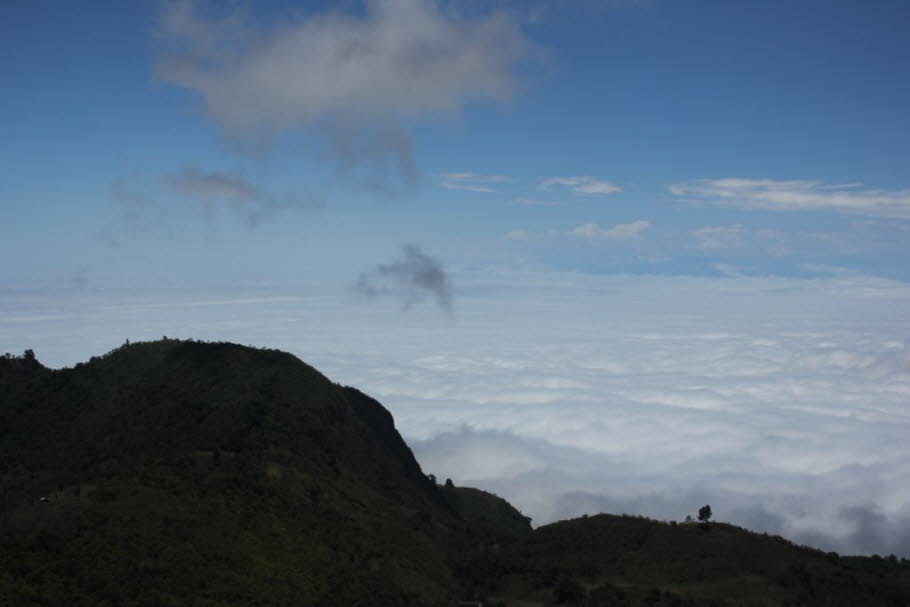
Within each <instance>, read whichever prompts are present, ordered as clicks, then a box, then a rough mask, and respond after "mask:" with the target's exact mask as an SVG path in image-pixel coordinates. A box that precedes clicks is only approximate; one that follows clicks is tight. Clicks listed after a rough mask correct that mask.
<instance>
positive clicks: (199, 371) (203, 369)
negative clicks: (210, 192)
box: [0, 340, 910, 607]
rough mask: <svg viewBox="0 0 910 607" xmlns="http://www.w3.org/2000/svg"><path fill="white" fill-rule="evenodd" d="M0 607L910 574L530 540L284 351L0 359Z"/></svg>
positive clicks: (525, 595)
mask: <svg viewBox="0 0 910 607" xmlns="http://www.w3.org/2000/svg"><path fill="white" fill-rule="evenodd" d="M0 491H2V504H0V507H2V510H0V548H2V549H0V605H3V606H5V605H16V606H19V605H23V606H24V605H85V606H89V605H124V606H140V605H142V606H146V605H149V606H151V605H199V606H213V607H214V606H222V605H224V606H226V605H270V606H271V605H364V606H368V605H454V604H457V602H458V601H459V600H465V599H474V600H484V601H485V604H488V605H490V604H492V605H496V604H506V605H551V604H557V603H560V604H578V605H910V567H908V564H907V562H906V561H903V562H901V561H896V560H889V559H871V558H861V557H850V558H847V557H843V558H841V557H837V556H836V555H826V554H823V553H821V552H818V551H814V550H810V549H806V548H800V547H797V546H793V545H792V544H790V543H788V542H786V541H783V540H781V539H780V538H773V537H767V536H763V535H759V534H754V533H750V532H747V531H745V530H742V529H739V528H736V527H732V526H729V525H720V524H718V525H710V526H707V527H705V526H701V525H697V524H694V525H688V524H685V525H682V524H681V525H668V524H664V523H658V522H655V521H650V520H647V519H642V518H636V517H621V516H610V515H599V516H592V517H586V518H582V519H576V520H572V521H564V522H560V523H556V524H553V525H547V526H545V527H541V528H539V529H536V530H533V531H532V530H531V527H530V524H529V520H528V519H527V518H525V517H524V516H522V515H521V513H520V512H518V511H517V510H516V509H515V508H513V507H512V506H511V505H510V504H508V502H506V501H505V500H502V499H501V498H498V497H496V496H494V495H491V494H489V493H486V492H483V491H479V490H477V489H471V488H465V487H455V486H452V485H449V484H448V483H447V484H446V485H437V484H436V483H435V482H434V481H433V480H432V479H430V478H428V477H427V476H426V475H425V474H424V472H423V471H422V470H421V469H420V467H419V465H418V464H417V462H416V460H415V459H414V457H413V455H412V453H411V451H410V449H409V448H408V447H407V445H406V444H405V443H404V442H403V441H402V439H401V437H400V435H399V434H398V432H397V430H396V429H395V426H394V422H393V420H392V416H391V415H390V414H389V412H388V411H387V410H386V409H385V408H383V407H382V405H380V404H379V403H378V402H376V401H375V400H373V399H372V398H370V397H368V396H366V395H364V394H363V393H361V392H359V391H358V390H356V389H353V388H347V387H342V386H339V385H337V384H334V383H332V382H331V381H329V380H328V379H327V378H325V377H324V376H323V375H321V374H320V373H319V372H318V371H316V370H315V369H313V368H312V367H310V366H308V365H306V364H305V363H302V362H301V361H299V360H298V359H296V358H295V357H293V356H291V355H289V354H286V353H282V352H278V351H274V350H261V349H254V348H248V347H242V346H236V345H232V344H223V343H199V342H193V341H179V340H162V341H157V342H150V343H140V344H131V345H125V346H123V347H121V348H118V349H117V350H114V351H113V352H110V353H109V354H107V355H105V356H101V357H95V358H93V359H92V360H91V361H89V362H87V363H84V364H80V365H77V366H76V367H74V368H71V369H62V370H50V369H47V368H45V367H43V366H42V365H41V364H40V363H39V362H38V361H37V360H35V358H34V356H33V355H32V354H31V353H30V352H27V353H26V355H24V356H5V357H0Z"/></svg>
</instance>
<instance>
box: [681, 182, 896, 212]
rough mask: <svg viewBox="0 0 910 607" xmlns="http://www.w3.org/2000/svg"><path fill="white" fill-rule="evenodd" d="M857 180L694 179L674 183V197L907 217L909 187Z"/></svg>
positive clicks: (767, 207)
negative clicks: (832, 182)
mask: <svg viewBox="0 0 910 607" xmlns="http://www.w3.org/2000/svg"><path fill="white" fill-rule="evenodd" d="M861 186H862V184H861V183H845V184H835V185H825V184H823V183H822V182H819V181H806V180H788V181H776V180H773V179H741V178H734V177H729V178H725V179H695V180H693V181H688V182H684V183H674V184H670V185H668V186H667V189H668V190H669V191H670V192H671V193H672V194H674V195H675V196H680V197H685V198H689V199H693V200H697V201H700V202H704V203H707V204H713V205H718V206H727V207H738V208H743V209H754V210H766V211H838V212H843V213H853V214H859V215H869V216H873V217H894V218H902V219H910V189H903V190H875V189H862V188H861Z"/></svg>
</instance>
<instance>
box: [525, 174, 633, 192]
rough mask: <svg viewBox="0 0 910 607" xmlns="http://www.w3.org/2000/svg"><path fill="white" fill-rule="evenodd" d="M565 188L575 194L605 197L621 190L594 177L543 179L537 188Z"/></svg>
mask: <svg viewBox="0 0 910 607" xmlns="http://www.w3.org/2000/svg"><path fill="white" fill-rule="evenodd" d="M556 186H560V187H566V188H568V189H569V190H570V191H571V192H574V193H575V194H581V195H584V196H606V195H608V194H615V193H616V192H621V191H622V188H620V187H619V186H618V185H616V184H614V183H610V182H609V181H604V180H602V179H595V178H594V177H587V176H585V177H550V178H549V179H544V180H543V181H541V182H540V184H539V185H538V186H537V187H538V189H541V190H550V189H551V188H553V187H556Z"/></svg>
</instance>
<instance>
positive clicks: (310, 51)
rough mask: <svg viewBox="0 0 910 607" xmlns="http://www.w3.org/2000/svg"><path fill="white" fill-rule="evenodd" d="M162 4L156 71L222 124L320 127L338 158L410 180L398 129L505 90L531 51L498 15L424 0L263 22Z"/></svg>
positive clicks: (262, 131) (264, 128)
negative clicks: (462, 12) (395, 169)
mask: <svg viewBox="0 0 910 607" xmlns="http://www.w3.org/2000/svg"><path fill="white" fill-rule="evenodd" d="M166 6H167V8H166V10H165V11H164V12H163V14H162V15H161V17H160V19H159V23H158V29H157V41H158V43H159V47H160V49H159V60H158V63H157V74H158V76H159V77H160V78H161V79H162V80H164V81H165V82H169V83H171V84H175V85H178V86H182V87H185V88H188V89H190V90H192V91H194V92H195V93H197V94H198V95H199V96H200V97H201V98H202V101H203V103H204V108H205V113H206V116H207V117H208V118H210V119H211V120H212V121H214V122H215V123H216V124H217V125H219V126H220V127H222V128H223V129H224V130H225V131H226V132H227V133H229V134H230V135H232V136H234V137H236V138H238V139H240V140H241V141H245V142H254V143H262V142H267V141H269V140H270V139H272V138H273V137H275V136H277V135H281V134H285V133H288V132H292V131H297V130H300V129H307V128H310V127H320V128H325V129H328V132H329V133H331V145H332V149H333V151H334V152H336V153H337V154H338V156H339V157H340V160H341V161H342V164H343V165H351V164H358V163H360V164H362V163H367V162H369V161H372V162H374V163H376V162H380V161H381V160H383V159H384V158H385V159H386V160H387V161H391V162H392V163H395V164H397V165H399V169H400V170H401V172H402V174H403V175H404V176H405V177H406V178H407V179H410V180H413V179H414V178H415V176H414V174H413V173H414V170H415V169H414V167H413V164H414V162H413V159H412V158H411V143H410V140H409V138H408V136H407V135H406V134H405V132H404V129H405V128H406V127H407V126H408V125H410V124H412V123H413V122H415V121H419V120H422V119H427V118H434V117H439V116H443V115H451V114H455V113H457V112H459V111H460V110H461V109H462V108H463V107H464V106H465V105H466V104H467V103H469V102H471V101H474V100H491V99H492V100H496V101H505V100H507V99H509V98H510V97H511V96H513V94H514V93H515V91H516V88H517V83H516V78H515V76H514V74H513V68H514V66H515V64H516V63H517V62H518V61H520V60H521V59H523V58H524V57H526V56H527V55H528V54H529V51H530V50H531V45H530V43H529V41H528V40H527V39H526V37H525V36H524V34H523V33H522V32H521V29H520V27H519V26H518V24H517V23H515V22H513V20H511V19H510V17H509V16H508V14H507V13H505V12H498V13H487V14H480V15H477V14H475V15H472V16H470V17H467V16H465V17H460V16H457V15H455V11H454V10H450V9H447V10H442V9H440V8H439V7H438V6H437V3H436V2H434V1H433V0H368V1H367V2H366V3H365V10H364V12H363V14H360V15H354V14H345V13H342V12H340V11H338V10H329V11H326V12H323V13H316V14H309V15H307V16H305V17H296V18H295V17H290V18H285V19H284V20H283V21H281V22H280V23H273V24H267V23H264V22H262V21H261V20H260V21H257V22H254V21H253V20H251V19H248V18H247V17H246V15H245V14H243V13H241V12H237V13H234V14H231V15H228V16H226V17H221V18H215V17H211V16H208V15H203V14H201V13H202V11H201V10H197V7H196V4H195V3H194V2H192V1H189V0H187V1H177V2H173V3H168V4H167V5H166ZM285 17H287V15H285ZM387 163H388V162H386V164H387ZM382 166H385V165H384V164H383V165H382Z"/></svg>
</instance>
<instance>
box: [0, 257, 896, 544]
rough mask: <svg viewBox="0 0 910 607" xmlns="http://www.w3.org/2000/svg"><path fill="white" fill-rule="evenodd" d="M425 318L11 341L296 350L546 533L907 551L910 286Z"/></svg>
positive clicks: (239, 306)
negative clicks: (694, 533)
mask: <svg viewBox="0 0 910 607" xmlns="http://www.w3.org/2000/svg"><path fill="white" fill-rule="evenodd" d="M452 284H453V285H454V288H453V303H452V307H451V309H450V310H446V311H443V312H441V311H440V310H439V309H437V308H436V307H434V306H433V305H429V304H430V302H426V303H427V304H428V305H413V302H409V304H408V305H407V309H406V310H405V309H404V308H403V307H402V305H401V303H400V302H398V301H396V300H394V299H389V300H383V299H377V298H365V297H363V296H362V295H361V294H358V293H357V292H356V290H355V289H349V290H347V291H345V290H343V289H328V288H318V289H317V288H295V289H290V288H281V289H278V288H273V289H250V290H232V291H206V292H194V291H155V292H110V291H104V292H100V291H89V290H85V289H83V290H72V291H69V292H50V291H48V292H35V291H31V292H24V291H7V292H5V293H4V294H3V297H2V298H0V351H11V352H21V351H22V350H24V349H25V348H33V349H34V350H35V352H36V354H37V355H38V358H39V359H40V360H41V361H42V362H44V363H45V364H48V365H50V366H55V367H57V366H64V365H72V364H74V363H76V362H78V361H80V360H86V359H87V358H88V357H90V356H92V355H95V354H99V353H103V352H106V351H108V350H110V349H112V348H114V347H116V346H118V345H120V344H121V343H123V342H124V340H126V339H130V340H133V341H135V340H142V339H154V338H159V337H161V336H163V335H167V336H170V337H186V338H189V337H193V338H198V339H210V340H227V341H235V342H239V343H243V344H251V345H256V346H268V347H277V348H280V349H283V350H288V351H290V352H293V353H294V354H296V355H298V356H299V357H300V358H302V359H303V360H305V361H307V362H308V363H310V364H312V365H314V366H315V367H317V368H318V369H320V370H321V371H322V372H323V373H325V374H326V375H327V376H329V377H330V378H331V379H333V380H335V381H337V382H340V383H345V384H350V385H355V386H357V387H359V388H361V389H363V390H364V391H366V392H368V393H370V394H371V395H373V396H375V397H376V398H378V399H379V400H380V401H381V402H382V403H383V404H384V405H385V406H386V407H387V408H389V410H391V412H392V413H393V415H394V416H395V419H396V423H397V426H398V428H399V430H400V431H401V433H402V435H403V436H404V437H405V439H406V440H407V441H408V443H409V444H410V446H411V447H412V449H413V450H414V452H415V454H416V456H417V458H418V460H419V461H420V463H421V465H422V467H423V468H424V471H425V472H428V473H433V474H435V475H436V476H437V477H439V478H440V479H445V478H447V477H450V478H451V479H452V480H453V481H454V482H455V483H456V484H459V485H471V486H477V487H480V488H483V489H487V490H489V491H493V492H495V493H497V494H499V495H501V496H503V497H505V498H506V499H508V500H509V501H510V502H512V503H513V504H514V505H516V506H517V507H518V508H520V509H521V510H522V511H523V512H524V513H525V514H527V515H529V516H531V517H533V518H534V523H535V525H539V524H544V523H547V522H549V521H553V520H557V519H561V518H566V517H571V516H577V515H580V514H582V513H596V512H601V511H604V512H627V513H638V514H643V515H647V516H651V517H655V518H659V519H665V520H681V519H683V518H685V516H686V515H687V514H690V515H693V516H694V514H695V513H696V511H697V510H698V508H699V507H700V506H701V505H703V504H706V503H708V504H711V507H712V509H713V511H714V513H715V517H716V518H717V519H718V520H724V521H730V522H733V523H736V524H740V525H744V526H746V527H749V528H751V529H755V530H759V531H767V532H769V533H774V534H781V535H784V536H785V537H788V538H790V539H793V540H795V541H798V542H801V543H807V544H811V545H814V546H818V547H821V548H824V549H826V550H837V551H840V552H845V553H866V554H868V553H879V554H889V553H895V554H898V555H902V556H910V552H908V550H910V548H908V546H910V448H908V444H910V441H908V437H910V349H908V345H907V341H906V339H907V338H908V337H910V285H908V284H906V283H901V282H894V281H888V280H884V279H877V278H872V277H864V276H849V275H839V276H832V277H828V278H819V279H791V278H773V277H772V278H694V277H677V278H672V277H649V276H601V277H595V276H589V275H581V274H549V273H505V272H503V273H493V272H485V273H468V272H462V273H459V274H456V275H455V276H453V277H452Z"/></svg>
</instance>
